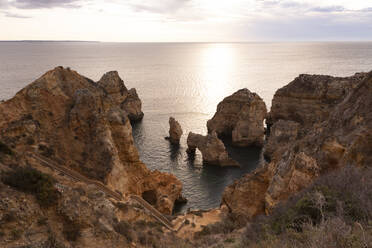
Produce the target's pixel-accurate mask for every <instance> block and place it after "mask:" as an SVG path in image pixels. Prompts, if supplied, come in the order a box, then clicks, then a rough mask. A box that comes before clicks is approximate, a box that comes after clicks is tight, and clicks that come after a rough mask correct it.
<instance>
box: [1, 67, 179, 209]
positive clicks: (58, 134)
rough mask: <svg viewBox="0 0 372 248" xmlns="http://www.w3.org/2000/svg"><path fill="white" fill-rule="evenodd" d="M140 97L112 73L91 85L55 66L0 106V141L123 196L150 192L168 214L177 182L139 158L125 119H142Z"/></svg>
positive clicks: (175, 196) (71, 71)
mask: <svg viewBox="0 0 372 248" xmlns="http://www.w3.org/2000/svg"><path fill="white" fill-rule="evenodd" d="M142 116H143V113H142V111H141V100H140V99H139V98H138V96H137V93H136V91H135V90H134V89H131V90H127V88H126V87H125V85H124V83H123V81H122V80H121V79H120V77H119V75H118V73H117V72H108V73H106V74H105V75H103V77H102V78H101V79H100V80H99V81H98V82H97V83H96V82H93V81H92V80H90V79H88V78H86V77H84V76H81V75H79V74H78V73H77V72H75V71H73V70H70V69H64V68H62V67H57V68H55V69H54V70H51V71H48V72H47V73H45V74H44V75H43V76H41V77H40V78H39V79H37V80H36V81H34V82H33V83H31V84H30V85H28V86H27V87H25V88H24V89H22V90H21V91H20V92H18V93H17V94H16V95H15V96H14V97H13V98H12V99H10V100H8V101H5V102H3V103H1V104H0V130H1V131H0V140H1V141H2V142H3V143H6V144H8V145H9V146H11V147H12V148H13V149H14V150H16V151H17V152H18V153H24V152H26V151H32V152H34V153H39V154H41V155H43V156H46V157H49V158H50V159H52V160H54V161H56V162H58V163H60V164H62V165H64V166H66V167H69V168H71V169H73V170H75V171H77V172H79V173H81V174H83V175H85V176H87V177H89V178H92V179H96V180H99V181H101V182H103V183H104V184H106V185H108V186H109V187H110V188H111V189H113V190H116V191H119V192H121V193H122V194H124V195H125V194H138V195H142V194H143V193H144V192H149V191H150V192H153V195H154V197H155V199H156V201H154V202H153V203H154V205H155V206H156V207H157V208H158V209H159V210H161V211H162V212H164V213H168V214H170V213H171V211H172V209H173V204H174V202H175V200H176V199H177V198H178V197H180V195H181V190H182V185H181V182H180V181H179V180H178V179H177V178H175V177H174V176H173V175H170V174H164V173H160V172H158V171H154V172H153V171H150V170H148V169H147V168H146V166H145V165H144V164H143V163H142V162H141V161H140V160H139V155H138V152H137V149H136V147H135V146H134V142H133V136H132V127H131V123H130V121H138V120H140V119H141V118H142Z"/></svg>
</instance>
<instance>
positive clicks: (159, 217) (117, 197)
mask: <svg viewBox="0 0 372 248" xmlns="http://www.w3.org/2000/svg"><path fill="white" fill-rule="evenodd" d="M27 155H28V156H30V157H32V158H34V159H36V160H37V161H39V162H40V163H41V164H42V165H43V166H47V167H49V168H51V169H54V170H57V171H59V172H61V173H63V174H64V175H67V176H69V177H70V178H72V179H73V180H75V181H78V182H84V183H87V184H93V185H95V186H96V187H97V188H98V189H100V190H102V191H103V192H104V193H105V194H106V195H108V196H110V197H112V198H114V199H115V200H117V201H123V200H124V197H123V196H122V195H121V194H120V193H118V192H115V191H113V190H111V189H109V188H108V187H107V186H105V185H104V184H103V183H101V182H99V181H96V180H92V179H89V178H87V177H85V176H83V175H81V174H80V173H78V172H76V171H74V170H71V169H69V168H67V167H65V166H61V165H59V164H58V163H56V162H55V161H53V160H51V159H49V158H46V157H44V156H41V155H38V154H34V153H32V152H27ZM129 197H130V198H131V199H132V200H135V201H136V202H138V204H140V205H141V206H142V207H143V208H144V209H146V210H147V211H148V212H150V214H151V215H152V216H153V217H154V218H155V219H156V220H157V221H159V222H160V223H161V224H162V225H163V226H165V227H166V228H168V229H169V230H171V231H176V230H175V229H174V227H173V224H172V223H171V222H170V221H169V219H168V218H167V217H165V216H164V215H163V214H162V213H160V212H159V211H158V210H157V209H156V208H154V207H153V206H152V205H151V204H149V203H148V202H147V201H145V200H144V199H143V198H142V197H140V196H138V195H130V196H129Z"/></svg>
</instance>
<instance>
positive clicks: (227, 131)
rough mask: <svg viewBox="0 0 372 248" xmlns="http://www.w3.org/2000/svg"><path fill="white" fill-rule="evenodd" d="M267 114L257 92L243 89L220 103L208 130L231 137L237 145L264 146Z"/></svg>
mask: <svg viewBox="0 0 372 248" xmlns="http://www.w3.org/2000/svg"><path fill="white" fill-rule="evenodd" d="M266 114H267V110H266V105H265V103H264V101H263V100H262V99H261V98H260V97H259V96H258V95H257V94H256V93H252V92H250V91H249V90H248V89H241V90H239V91H237V92H235V93H234V94H232V95H231V96H228V97H226V98H225V99H223V101H222V102H220V103H219V104H218V106H217V112H216V113H215V115H214V116H213V118H212V119H211V120H209V121H208V123H207V127H208V132H209V133H211V132H212V131H215V132H216V133H217V134H218V135H219V136H227V137H231V138H232V144H233V145H236V146H250V145H257V146H262V145H263V141H264V133H265V130H264V123H263V121H264V119H265V118H266Z"/></svg>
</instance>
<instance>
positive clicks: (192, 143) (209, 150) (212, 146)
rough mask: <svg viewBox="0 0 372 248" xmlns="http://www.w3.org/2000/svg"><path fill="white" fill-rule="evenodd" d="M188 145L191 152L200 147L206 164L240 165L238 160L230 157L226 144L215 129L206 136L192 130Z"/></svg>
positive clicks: (188, 137)
mask: <svg viewBox="0 0 372 248" xmlns="http://www.w3.org/2000/svg"><path fill="white" fill-rule="evenodd" d="M187 146H188V148H187V152H188V153H190V154H192V153H194V152H195V149H199V150H200V152H201V154H202V156H203V162H204V163H205V164H211V165H219V166H239V164H238V162H236V161H235V160H233V159H232V158H230V156H229V154H228V153H227V151H226V148H225V145H224V144H223V142H222V141H221V140H220V139H219V138H218V137H217V134H216V132H214V131H213V132H212V133H210V134H208V135H206V136H203V135H201V134H195V133H193V132H190V133H189V135H188V136H187Z"/></svg>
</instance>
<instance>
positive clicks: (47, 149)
mask: <svg viewBox="0 0 372 248" xmlns="http://www.w3.org/2000/svg"><path fill="white" fill-rule="evenodd" d="M39 150H40V151H41V152H40V153H41V155H43V156H45V157H52V156H54V150H53V149H52V148H50V147H48V146H45V145H39Z"/></svg>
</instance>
